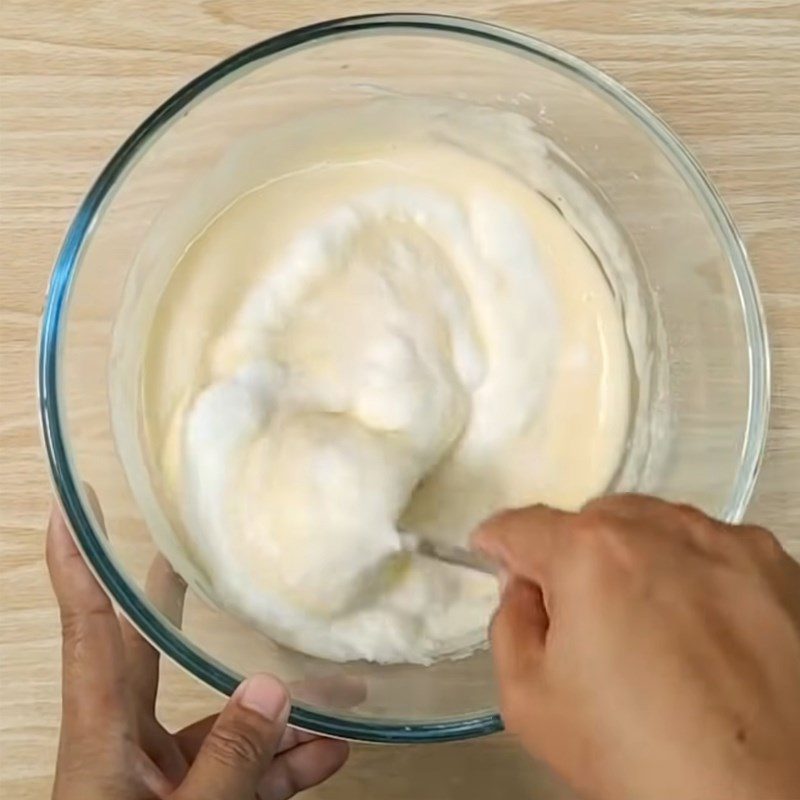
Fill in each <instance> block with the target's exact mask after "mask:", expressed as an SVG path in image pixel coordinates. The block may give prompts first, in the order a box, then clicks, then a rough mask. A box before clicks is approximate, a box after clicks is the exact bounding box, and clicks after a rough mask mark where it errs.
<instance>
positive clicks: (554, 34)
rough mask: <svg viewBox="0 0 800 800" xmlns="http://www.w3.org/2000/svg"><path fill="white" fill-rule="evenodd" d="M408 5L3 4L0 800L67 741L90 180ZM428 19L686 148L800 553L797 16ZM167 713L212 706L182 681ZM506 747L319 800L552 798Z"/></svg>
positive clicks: (416, 752)
mask: <svg viewBox="0 0 800 800" xmlns="http://www.w3.org/2000/svg"><path fill="white" fill-rule="evenodd" d="M407 7H408V3H407V2H405V0H399V1H398V0H364V1H363V2H343V1H342V0H336V1H335V2H334V1H333V0H295V2H292V3H288V2H287V3H253V2H251V1H250V0H175V1H174V2H169V3H164V2H160V1H158V0H132V1H131V2H124V1H123V0H117V1H116V2H115V1H114V0H59V2H57V3H52V2H45V0H4V2H3V3H2V5H0V35H2V60H1V62H0V74H1V75H2V77H1V83H0V120H1V123H0V124H1V132H0V192H1V194H0V197H1V198H2V205H0V247H2V256H3V258H2V264H1V265H0V342H1V345H0V359H2V360H1V361H0V490H1V491H2V500H1V501H0V564H2V578H1V579H0V669H1V670H2V671H1V672H0V796H2V797H3V798H8V799H9V800H10V799H11V798H14V799H15V800H33V798H37V800H38V798H43V797H45V796H47V794H48V792H49V786H50V781H51V773H52V765H53V761H54V757H55V749H56V743H57V734H58V721H59V683H58V682H59V662H58V626H57V615H56V612H55V609H54V606H53V602H52V599H51V595H50V591H49V588H48V584H47V579H46V575H45V570H44V566H43V562H42V557H41V555H42V529H43V526H44V521H45V517H46V513H47V507H48V503H49V499H48V496H49V483H48V476H47V472H46V469H45V467H44V463H43V459H42V456H41V449H40V444H39V436H38V432H37V422H36V416H35V407H36V403H35V387H34V361H35V358H34V355H35V348H36V345H35V339H36V333H37V326H38V317H39V313H40V310H41V306H42V298H43V296H44V291H45V284H46V280H47V277H48V274H49V271H50V267H51V264H52V261H53V258H54V255H55V253H56V250H57V248H58V245H59V243H60V239H61V237H62V235H63V232H64V230H65V227H66V225H67V223H68V221H69V219H70V217H71V215H72V213H73V210H74V209H75V206H76V204H77V203H78V201H79V200H80V198H81V195H82V193H83V192H84V191H85V190H86V188H87V186H88V185H89V182H90V180H91V179H92V177H93V176H94V175H95V174H96V173H97V172H98V170H99V169H100V167H101V166H102V164H103V163H104V162H105V160H106V159H107V158H108V157H109V156H110V155H111V153H112V152H113V150H114V149H115V148H116V147H117V146H118V145H119V144H120V143H121V141H122V139H123V137H124V136H125V135H126V134H127V132H129V131H130V130H131V129H132V128H133V126H134V125H135V124H137V123H138V122H139V121H140V120H141V119H142V118H143V117H144V116H145V115H146V114H147V112H148V111H149V110H150V109H152V108H153V106H154V105H155V104H156V103H158V102H159V101H161V100H162V99H164V98H165V97H166V96H168V95H169V94H170V93H172V92H173V91H175V90H176V89H177V88H179V87H180V86H181V85H182V84H183V83H184V82H186V81H187V80H188V79H189V78H191V77H192V76H193V75H195V74H196V73H197V72H199V71H200V70H202V69H205V68H207V67H209V66H210V65H212V64H213V63H214V62H215V61H217V60H219V59H220V58H222V57H224V56H227V55H229V54H230V53H232V52H234V51H236V50H238V49H240V48H242V47H244V46H245V45H248V44H250V43H252V42H254V41H256V40H258V39H261V38H264V37H266V36H269V35H270V34H273V33H275V32H277V31H279V30H283V29H287V28H290V27H295V26H297V25H301V24H305V23H308V22H311V21H314V20H317V19H321V18H324V17H332V16H341V15H343V14H351V13H363V12H375V11H390V10H398V11H400V10H406V9H407ZM426 10H429V11H444V12H448V13H453V14H463V15H467V16H474V17H480V18H483V19H485V20H488V21H493V22H499V23H502V24H505V25H508V26H512V27H516V28H519V29H522V30H525V31H528V32H532V33H535V34H537V35H539V36H541V37H543V38H545V39H548V40H550V41H551V42H553V43H555V44H557V45H560V46H562V47H565V48H567V49H569V50H572V51H573V52H575V53H576V54H578V55H580V56H583V57H585V58H587V59H589V60H592V61H594V62H595V63H597V64H598V65H599V66H600V67H601V68H603V69H605V70H606V71H608V72H610V73H611V74H613V75H614V76H616V77H617V78H619V79H620V80H622V82H623V83H625V84H626V85H627V86H628V87H630V88H631V89H633V91H635V92H636V93H637V94H638V95H639V96H640V97H642V98H643V99H644V100H645V101H646V102H648V103H649V104H650V105H652V106H653V107H654V108H655V109H656V110H657V111H658V112H660V113H661V114H662V115H663V117H664V118H665V119H666V120H667V122H668V123H669V124H671V125H672V126H673V128H674V129H675V130H676V131H677V132H678V133H679V134H680V135H681V136H682V137H683V138H684V140H685V141H686V142H687V143H688V144H689V145H690V147H691V148H692V149H693V150H694V152H695V153H696V155H697V156H698V157H699V159H700V161H701V162H702V163H703V164H704V165H705V167H706V168H707V170H708V172H709V173H710V174H711V176H712V178H713V179H714V181H715V182H716V184H717V186H718V187H719V189H720V191H721V193H722V195H723V197H724V198H725V200H726V201H727V203H728V204H729V206H730V208H731V210H732V212H733V215H734V217H735V219H736V220H737V222H738V224H739V226H740V229H741V231H742V233H743V234H744V238H745V240H746V243H747V245H748V247H749V249H750V253H751V255H752V260H753V263H754V265H755V269H756V272H757V275H758V281H759V284H760V287H761V292H762V298H763V301H764V306H765V309H766V313H767V319H768V325H769V330H770V335H771V345H772V359H773V361H772V363H773V392H774V401H773V409H772V417H771V426H770V436H769V443H768V448H767V455H766V460H765V463H764V467H763V471H762V475H761V479H760V481H759V486H758V490H757V494H756V497H755V500H754V502H753V504H752V507H751V511H750V517H751V518H753V519H758V520H759V521H761V522H762V523H764V524H766V525H768V526H771V527H772V528H773V529H775V530H776V532H777V533H778V534H779V535H780V536H781V537H782V538H783V540H784V541H785V542H786V543H787V544H788V545H789V546H790V548H792V550H793V552H794V553H795V554H797V555H800V492H799V490H800V263H799V262H798V253H800V235H798V220H800V5H798V3H797V2H770V0H749V2H748V0H696V1H695V2H678V1H677V0H541V1H540V2H502V1H501V0H498V1H497V2H492V0H475V1H474V2H469V1H468V0H450V1H449V2H432V3H428V4H426ZM164 672H165V676H164V683H165V686H164V691H163V692H162V707H161V710H162V713H163V715H164V717H165V719H167V720H168V721H170V722H179V721H182V720H184V721H185V720H188V719H190V718H191V717H193V716H196V715H199V714H201V713H207V712H208V710H209V709H213V708H215V707H216V706H217V705H218V700H217V699H216V698H214V697H212V696H211V695H210V694H209V693H208V692H206V691H205V690H204V689H203V688H202V687H200V686H198V685H197V684H195V683H194V682H193V681H191V680H189V679H188V678H187V677H185V676H183V675H182V674H180V673H179V672H178V671H177V670H175V669H174V668H171V667H167V668H165V670H164ZM548 784H549V778H548V776H546V775H545V774H544V773H543V772H542V771H541V770H540V769H538V768H537V767H536V766H534V765H533V764H531V763H530V762H529V761H528V760H527V759H525V758H524V757H522V756H521V755H520V753H519V752H518V750H517V748H516V746H515V745H514V743H513V742H512V741H510V740H509V739H507V738H506V737H494V738H491V739H488V740H483V741H479V742H471V743H465V744H457V745H448V746H436V747H421V748H419V747H418V748H403V749H399V748H377V747H361V748H356V752H355V754H354V757H353V759H352V762H351V764H350V766H349V768H348V769H347V770H346V771H344V772H343V773H342V774H341V775H340V776H337V778H335V779H334V780H333V781H331V782H330V783H329V784H327V785H326V786H324V787H322V788H320V789H318V790H316V791H315V792H314V793H313V797H315V798H329V799H330V800H334V799H335V798H346V797H358V796H369V797H371V798H374V800H395V799H399V798H406V797H412V796H413V797H416V798H419V799H420V800H445V799H446V798H450V797H463V798H482V797H486V796H491V795H493V794H495V793H496V792H497V791H498V787H502V788H503V791H504V793H505V796H507V797H510V798H514V797H532V796H537V797H544V796H548V797H555V796H561V794H562V793H561V791H560V790H559V789H558V788H557V786H555V784H553V785H552V786H551V787H550V788H549V789H548V788H546V786H547V785H548Z"/></svg>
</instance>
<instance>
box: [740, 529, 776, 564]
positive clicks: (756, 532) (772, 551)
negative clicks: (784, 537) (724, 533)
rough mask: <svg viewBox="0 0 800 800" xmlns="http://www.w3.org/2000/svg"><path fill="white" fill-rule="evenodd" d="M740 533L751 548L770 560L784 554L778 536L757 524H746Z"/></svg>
mask: <svg viewBox="0 0 800 800" xmlns="http://www.w3.org/2000/svg"><path fill="white" fill-rule="evenodd" d="M741 534H742V535H743V537H744V541H746V542H747V543H748V544H749V546H750V548H751V549H752V550H754V551H755V552H756V553H757V554H759V555H760V556H762V557H765V558H767V559H769V560H770V561H772V560H777V559H780V558H781V557H782V556H783V554H784V550H783V547H782V545H781V543H780V541H778V538H777V537H776V536H775V534H774V533H772V531H769V530H767V529H766V528H762V527H761V526H759V525H746V526H745V527H744V528H743V529H742V531H741Z"/></svg>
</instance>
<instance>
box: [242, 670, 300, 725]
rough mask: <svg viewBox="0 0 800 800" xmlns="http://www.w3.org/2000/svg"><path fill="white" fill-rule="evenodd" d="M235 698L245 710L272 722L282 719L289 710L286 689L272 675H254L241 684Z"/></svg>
mask: <svg viewBox="0 0 800 800" xmlns="http://www.w3.org/2000/svg"><path fill="white" fill-rule="evenodd" d="M233 698H234V700H236V702H237V703H239V704H240V705H242V706H244V707H245V708H249V709H250V710H251V711H255V712H256V713H258V714H261V716H262V717H266V718H267V719H271V720H277V719H280V718H281V717H282V716H284V715H285V714H286V713H287V711H288V708H289V693H288V692H287V691H286V687H285V686H284V685H283V684H282V683H281V682H280V681H279V680H278V679H277V678H273V677H272V675H253V677H252V678H248V679H247V680H246V681H243V682H242V683H240V684H239V686H238V687H237V689H236V691H235V692H234V693H233Z"/></svg>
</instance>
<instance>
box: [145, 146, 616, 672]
mask: <svg viewBox="0 0 800 800" xmlns="http://www.w3.org/2000/svg"><path fill="white" fill-rule="evenodd" d="M326 147H327V150H326V153H325V155H324V156H322V155H320V157H319V158H314V157H313V147H311V148H310V150H309V152H308V153H307V154H306V162H307V167H305V168H303V169H292V170H289V171H286V172H283V173H281V172H280V171H279V170H278V171H276V174H275V175H274V177H273V178H272V179H271V180H269V181H267V182H266V183H264V184H263V185H260V186H258V187H257V188H255V189H253V190H251V191H249V192H247V193H245V194H243V195H241V196H240V197H238V198H237V199H236V200H234V201H233V202H232V203H231V204H230V205H229V206H228V207H227V208H225V209H224V210H223V211H222V212H221V213H219V214H218V215H217V216H216V217H215V218H214V219H213V220H212V221H211V223H210V224H208V225H207V226H206V227H205V229H204V230H202V231H201V232H200V233H199V234H198V235H197V236H196V238H195V239H194V240H193V241H192V242H191V243H190V244H189V246H188V247H187V249H186V250H185V253H184V254H183V256H182V257H181V258H180V260H179V262H178V263H177V265H176V266H175V268H174V270H173V272H172V274H171V277H170V280H169V282H168V284H167V286H166V290H165V291H164V293H163V295H162V297H161V300H160V302H159V305H158V308H157V311H156V314H155V317H154V320H153V324H152V327H151V329H150V333H149V340H148V346H147V351H146V357H145V360H144V368H143V373H142V375H143V384H144V391H143V398H144V401H143V409H144V419H145V430H146V440H147V449H148V452H149V455H150V459H151V461H152V465H153V466H152V469H153V470H154V472H155V473H157V475H158V480H159V482H160V486H161V492H162V495H163V497H164V498H165V502H166V503H167V504H168V505H169V506H170V507H171V508H172V509H173V511H174V515H175V517H176V518H177V519H179V520H180V525H181V528H182V530H183V534H182V535H183V537H184V539H185V541H184V542H183V544H184V546H185V548H186V550H187V552H188V553H189V554H190V557H191V558H192V559H193V560H194V561H195V562H196V563H197V564H198V565H199V566H200V567H201V569H202V570H203V571H204V572H205V574H206V575H207V576H208V579H209V582H210V585H211V586H212V588H213V593H214V595H215V598H216V600H217V601H218V602H219V603H220V604H221V605H223V606H224V607H226V608H227V609H229V610H230V611H232V612H234V613H237V614H239V615H241V616H244V617H246V618H248V619H249V620H250V621H252V622H253V623H254V624H256V625H257V626H258V627H260V628H261V629H262V630H264V631H265V632H266V633H267V634H268V635H270V636H271V637H272V638H274V639H275V640H277V641H279V642H281V643H283V644H285V645H288V646H290V647H293V648H296V649H298V650H301V651H304V652H306V653H309V654H312V655H316V656H320V657H323V658H328V659H333V660H337V661H344V660H350V659H359V658H364V659H370V660H374V661H379V662H386V663H391V662H416V663H429V662H430V661H432V660H434V659H436V658H439V657H442V656H445V655H453V654H458V653H463V652H465V651H468V650H469V649H471V648H474V647H475V646H478V645H479V644H480V643H481V642H482V641H483V640H484V639H485V632H486V625H487V621H488V619H489V617H490V614H491V612H492V609H493V607H494V605H495V604H496V602H497V588H496V583H495V581H494V580H492V579H491V578H488V577H486V576H483V575H479V574H473V573H471V572H470V571H468V570H465V569H461V568H458V567H451V566H447V565H444V564H440V563H437V562H434V561H431V560H428V559H426V558H425V557H422V556H411V555H408V554H405V553H403V552H401V550H400V540H399V536H398V531H399V530H408V531H419V532H422V533H425V534H426V535H428V536H430V537H431V538H437V537H438V538H440V539H443V540H449V541H461V542H463V541H465V540H466V539H467V537H468V535H469V533H470V530H471V529H472V528H473V527H474V526H475V525H476V524H478V523H479V521H480V520H481V519H483V518H484V517H486V516H487V515H489V514H491V513H493V512H494V511H496V510H498V509H501V508H504V507H508V506H517V505H522V504H528V503H532V502H548V503H553V504H557V505H559V506H562V507H577V506H579V505H580V504H581V503H583V502H584V501H585V500H586V499H587V498H589V497H591V496H592V495H594V494H596V493H598V492H600V491H602V490H603V489H604V488H605V487H606V485H607V484H608V482H609V480H610V478H611V476H612V475H613V473H614V471H615V469H616V468H617V466H618V464H619V461H620V456H621V452H622V450H623V447H624V443H625V438H626V430H627V424H628V416H629V394H630V388H629V387H630V375H629V360H628V355H627V349H626V339H625V332H624V329H623V322H622V318H621V313H620V309H619V306H618V303H617V302H616V301H615V298H614V295H613V292H612V289H611V287H610V285H609V283H608V282H607V279H606V277H605V275H604V273H603V271H602V270H601V269H600V267H599V265H598V262H597V260H596V258H595V257H594V255H593V254H592V252H591V251H590V249H589V248H588V247H587V246H586V244H585V243H584V241H583V240H582V239H581V237H580V236H578V234H577V233H576V232H575V230H574V229H573V228H572V227H571V225H570V224H569V223H568V222H567V221H566V220H565V218H564V217H563V216H562V215H561V213H560V212H559V211H558V210H557V209H556V208H555V207H554V206H553V205H551V204H550V203H549V202H548V201H547V200H546V199H544V198H543V197H542V196H541V195H540V194H538V193H537V192H536V191H534V190H533V189H532V188H531V187H530V186H529V185H528V184H527V183H526V182H524V181H523V180H522V179H521V178H519V177H517V176H515V175H514V174H512V173H511V172H510V171H508V170H507V169H505V168H503V167H502V166H500V165H498V164H495V163H492V161H491V160H488V159H485V158H482V157H480V156H479V155H476V154H474V153H470V152H468V151H467V150H465V149H462V148H460V147H459V146H458V145H456V144H453V143H448V142H444V141H440V140H433V139H431V140H426V138H425V136H424V135H421V136H418V137H416V138H414V139H412V140H405V139H401V140H394V139H390V138H378V139H376V140H375V141H371V142H368V143H362V144H360V145H359V146H349V147H343V148H342V149H341V153H340V156H339V157H334V158H332V157H331V155H330V143H328V144H327V145H326Z"/></svg>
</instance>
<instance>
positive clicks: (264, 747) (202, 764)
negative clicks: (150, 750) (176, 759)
mask: <svg viewBox="0 0 800 800" xmlns="http://www.w3.org/2000/svg"><path fill="white" fill-rule="evenodd" d="M288 716H289V694H288V692H287V691H286V687H285V686H284V685H283V684H282V683H281V682H280V681H279V680H278V679H277V678H273V677H272V676H270V675H254V676H253V677H252V678H248V679H247V680H246V681H244V682H243V683H241V684H240V685H239V687H238V688H237V689H236V691H235V692H234V693H233V695H232V696H231V699H230V700H229V701H228V704H227V705H226V706H225V708H224V709H223V710H222V712H221V713H220V715H219V717H217V721H216V722H215V723H214V727H213V728H212V729H211V730H210V731H209V733H208V736H206V738H205V740H204V741H203V744H202V745H201V746H200V750H199V752H198V754H197V758H196V759H195V761H194V763H193V764H192V766H191V769H190V770H189V772H188V773H187V775H186V778H185V779H184V781H183V783H181V785H180V788H179V789H178V791H177V792H176V793H175V795H174V798H175V800H252V798H253V797H255V795H256V790H257V787H258V784H259V782H260V781H261V779H262V778H263V777H264V773H265V772H266V770H267V767H268V766H269V764H270V762H271V761H272V757H273V755H274V754H275V751H276V749H277V748H278V744H279V742H280V739H281V735H282V734H283V731H284V729H285V728H286V720H287V718H288Z"/></svg>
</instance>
